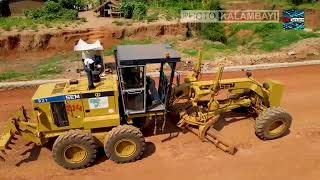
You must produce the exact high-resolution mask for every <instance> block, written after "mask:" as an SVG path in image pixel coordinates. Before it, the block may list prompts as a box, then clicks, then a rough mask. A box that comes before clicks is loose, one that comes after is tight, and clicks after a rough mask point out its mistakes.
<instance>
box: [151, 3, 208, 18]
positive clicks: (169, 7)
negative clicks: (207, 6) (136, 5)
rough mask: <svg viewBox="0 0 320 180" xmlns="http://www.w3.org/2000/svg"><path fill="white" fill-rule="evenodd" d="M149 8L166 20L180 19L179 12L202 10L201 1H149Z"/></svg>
mask: <svg viewBox="0 0 320 180" xmlns="http://www.w3.org/2000/svg"><path fill="white" fill-rule="evenodd" d="M149 8H150V9H151V11H153V12H158V13H163V14H165V15H166V19H167V20H170V19H172V18H178V17H180V11H181V10H192V9H197V10H199V9H203V7H202V0H193V1H190V0H178V1H177V0H151V1H150V4H149Z"/></svg>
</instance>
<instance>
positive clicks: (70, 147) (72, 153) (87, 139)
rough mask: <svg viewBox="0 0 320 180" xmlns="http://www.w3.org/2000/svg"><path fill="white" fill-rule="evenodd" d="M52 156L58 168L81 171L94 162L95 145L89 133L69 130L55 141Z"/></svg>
mask: <svg viewBox="0 0 320 180" xmlns="http://www.w3.org/2000/svg"><path fill="white" fill-rule="evenodd" d="M52 154H53V158H54V160H55V161H56V163H57V164H59V165H60V166H62V167H64V168H66V169H81V168H85V167H88V166H90V165H91V164H92V163H93V162H94V161H95V159H96V154H97V145H96V142H95V140H94V139H93V136H92V135H91V134H90V133H86V132H83V131H81V130H70V131H68V132H66V133H65V134H62V135H60V136H59V137H58V138H57V139H56V141H55V143H54V144H53V148H52Z"/></svg>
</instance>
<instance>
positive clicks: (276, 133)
mask: <svg viewBox="0 0 320 180" xmlns="http://www.w3.org/2000/svg"><path fill="white" fill-rule="evenodd" d="M291 123H292V117H291V115H290V114H289V113H287V112H286V111H285V110H284V109H282V108H281V107H272V108H268V109H267V110H266V111H264V112H262V113H261V114H260V115H259V116H258V117H257V119H256V124H255V131H256V135H257V136H258V137H259V138H260V139H263V140H271V139H276V138H280V137H282V136H283V135H285V134H286V133H287V132H288V131H289V128H290V126H291Z"/></svg>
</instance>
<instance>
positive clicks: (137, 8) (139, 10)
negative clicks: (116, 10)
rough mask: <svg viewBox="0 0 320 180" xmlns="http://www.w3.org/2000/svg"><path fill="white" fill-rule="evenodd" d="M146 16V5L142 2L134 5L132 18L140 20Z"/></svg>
mask: <svg viewBox="0 0 320 180" xmlns="http://www.w3.org/2000/svg"><path fill="white" fill-rule="evenodd" d="M146 14H147V5H146V4H145V3H143V2H137V3H135V4H134V10H133V17H134V18H135V19H138V20H142V19H143V18H144V17H145V16H146Z"/></svg>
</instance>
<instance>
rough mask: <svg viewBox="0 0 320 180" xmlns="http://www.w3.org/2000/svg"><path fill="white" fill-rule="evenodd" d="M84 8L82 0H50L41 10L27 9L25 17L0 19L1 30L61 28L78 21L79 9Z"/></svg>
mask: <svg viewBox="0 0 320 180" xmlns="http://www.w3.org/2000/svg"><path fill="white" fill-rule="evenodd" d="M82 6H83V3H82V1H80V0H71V1H70V0H55V1H53V0H49V1H46V2H45V3H44V6H43V7H42V8H40V9H27V10H25V11H24V14H25V17H7V18H3V17H2V18H0V28H2V29H4V30H5V31H10V30H12V29H13V28H17V29H18V31H22V30H24V29H32V30H35V31H37V30H38V26H43V27H47V28H51V27H53V26H61V25H62V24H68V23H70V22H73V21H75V20H77V18H78V11H77V10H76V9H77V8H81V7H82Z"/></svg>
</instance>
